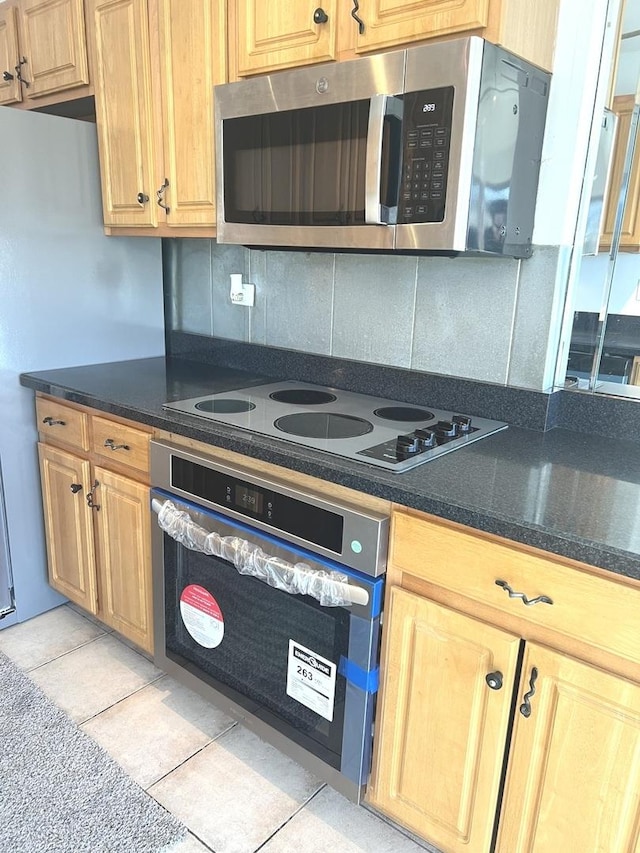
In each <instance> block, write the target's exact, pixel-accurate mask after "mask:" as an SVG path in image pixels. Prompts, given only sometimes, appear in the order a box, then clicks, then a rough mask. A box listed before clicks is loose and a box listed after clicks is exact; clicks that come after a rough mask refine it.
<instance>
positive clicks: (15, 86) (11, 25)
mask: <svg viewBox="0 0 640 853" xmlns="http://www.w3.org/2000/svg"><path fill="white" fill-rule="evenodd" d="M19 50H20V49H19V47H18V27H17V24H16V10H15V9H14V8H13V6H10V5H9V4H8V3H5V4H0V104H14V103H16V102H18V101H21V100H22V89H21V87H20V81H19V80H18V78H17V77H16V70H15V68H16V65H17V64H18V60H19V58H20V52H19ZM4 72H7V73H8V74H12V75H13V79H12V80H4V79H3V74H4Z"/></svg>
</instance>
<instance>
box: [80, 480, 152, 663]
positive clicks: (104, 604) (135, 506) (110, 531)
mask: <svg viewBox="0 0 640 853" xmlns="http://www.w3.org/2000/svg"><path fill="white" fill-rule="evenodd" d="M94 476H95V479H96V480H97V481H98V482H99V483H100V486H99V487H98V489H97V490H96V493H97V500H98V503H99V505H100V510H99V511H98V512H96V515H95V520H96V545H97V558H98V560H97V562H98V567H99V572H100V613H101V617H102V619H103V620H104V621H105V622H106V623H107V624H108V625H111V626H112V627H113V628H115V629H116V630H117V631H119V632H120V633H121V634H123V635H124V636H125V637H128V638H129V639H130V640H133V641H134V642H135V643H137V645H139V646H140V647H141V648H143V649H145V650H146V651H148V652H152V651H153V648H152V638H153V627H152V619H153V616H152V604H151V520H150V510H149V489H148V488H147V487H146V486H143V485H141V484H140V483H136V482H135V481H134V480H130V479H128V478H127V477H122V476H121V475H119V474H114V473H112V472H111V471H109V470H107V469H105V468H99V467H96V468H94ZM141 567H144V569H145V571H141Z"/></svg>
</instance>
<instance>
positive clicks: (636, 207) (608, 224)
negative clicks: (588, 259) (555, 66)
mask: <svg viewBox="0 0 640 853" xmlns="http://www.w3.org/2000/svg"><path fill="white" fill-rule="evenodd" d="M634 103H635V97H634V95H618V96H617V97H615V98H614V99H613V105H612V108H613V111H614V112H615V113H616V115H617V116H618V126H617V128H616V138H615V143H614V149H613V161H612V164H611V171H610V178H609V187H610V191H609V193H608V195H607V202H606V210H605V217H604V226H603V230H602V236H601V238H600V249H601V250H603V249H604V250H607V251H608V249H609V248H610V246H611V240H612V239H613V226H614V224H615V218H616V210H617V207H618V194H619V192H620V187H621V184H622V173H623V169H624V160H625V156H626V153H627V140H628V139H629V131H630V129H631V114H632V112H633V107H634ZM620 251H622V252H640V149H639V148H638V147H637V146H636V149H635V151H634V155H633V161H632V164H631V173H630V175H629V189H628V193H627V204H626V207H625V210H624V217H623V219H622V231H621V233H620Z"/></svg>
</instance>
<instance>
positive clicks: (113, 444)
mask: <svg viewBox="0 0 640 853" xmlns="http://www.w3.org/2000/svg"><path fill="white" fill-rule="evenodd" d="M91 449H92V451H93V453H95V454H96V455H98V456H103V457H105V458H106V459H108V460H109V461H110V462H111V461H115V460H117V461H118V463H121V464H123V465H127V466H128V467H130V468H137V469H138V471H142V472H143V473H147V472H148V471H149V433H148V432H143V431H142V430H139V429H135V428H134V427H131V426H126V425H125V424H122V423H117V422H116V421H113V420H111V419H110V418H104V417H101V416H98V415H93V416H92V417H91ZM107 464H108V463H107Z"/></svg>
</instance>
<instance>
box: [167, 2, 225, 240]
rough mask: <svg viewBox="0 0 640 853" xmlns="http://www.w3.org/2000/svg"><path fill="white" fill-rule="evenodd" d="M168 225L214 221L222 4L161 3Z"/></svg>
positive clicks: (221, 79)
mask: <svg viewBox="0 0 640 853" xmlns="http://www.w3.org/2000/svg"><path fill="white" fill-rule="evenodd" d="M158 6H159V9H158V11H159V14H158V25H159V36H160V69H161V71H160V82H161V88H162V118H163V139H164V167H165V174H164V177H165V178H167V180H168V182H169V185H168V187H167V188H166V190H165V193H164V202H165V203H166V204H167V206H168V207H169V213H167V215H166V221H167V224H168V225H175V226H192V225H209V226H214V225H215V223H216V211H215V171H214V148H213V146H214V133H213V128H214V125H213V87H214V86H215V85H217V84H218V83H223V82H224V81H225V79H226V74H227V63H226V16H225V4H224V2H223V0H158Z"/></svg>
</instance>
